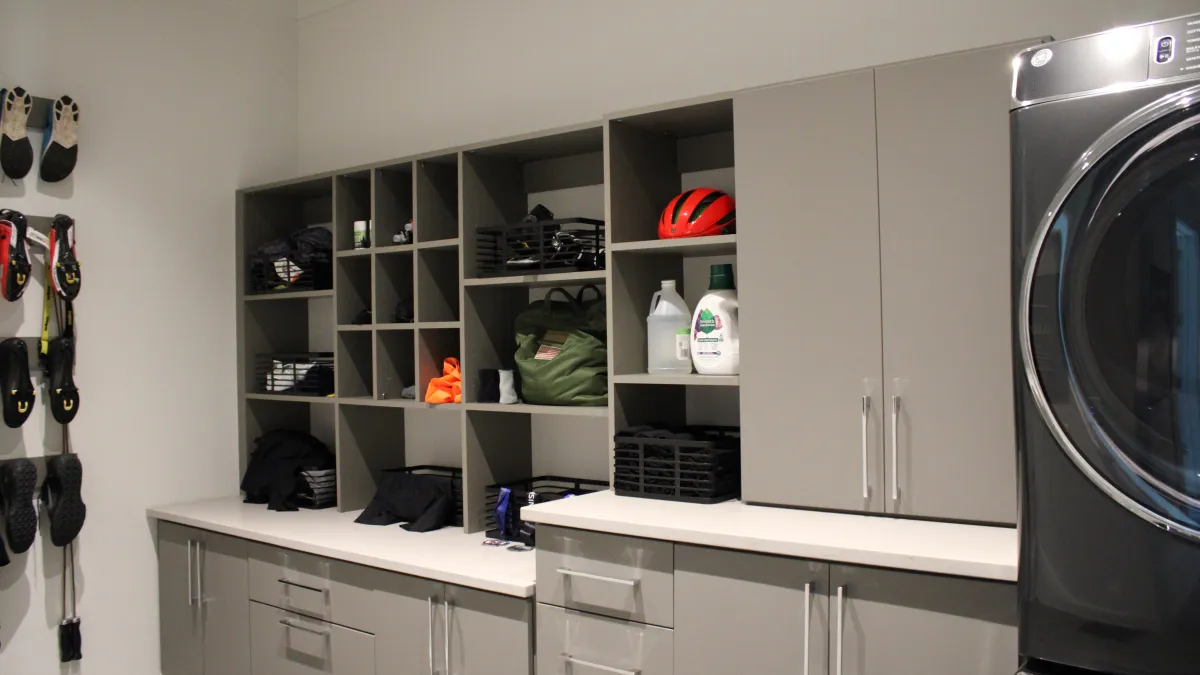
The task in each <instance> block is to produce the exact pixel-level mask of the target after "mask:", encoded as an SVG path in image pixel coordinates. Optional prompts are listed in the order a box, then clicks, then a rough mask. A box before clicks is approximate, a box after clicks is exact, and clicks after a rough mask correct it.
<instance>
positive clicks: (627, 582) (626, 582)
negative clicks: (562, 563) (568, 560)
mask: <svg viewBox="0 0 1200 675" xmlns="http://www.w3.org/2000/svg"><path fill="white" fill-rule="evenodd" d="M558 573H559V574H561V575H563V576H564V577H567V578H568V579H570V578H572V577H582V578H584V579H591V580H593V581H603V582H605V583H609V584H620V585H621V586H628V587H630V588H637V585H638V583H639V581H638V580H637V579H618V578H616V577H604V576H600V575H599V574H588V573H587V572H576V571H575V570H569V569H567V568H565V567H560V568H558Z"/></svg>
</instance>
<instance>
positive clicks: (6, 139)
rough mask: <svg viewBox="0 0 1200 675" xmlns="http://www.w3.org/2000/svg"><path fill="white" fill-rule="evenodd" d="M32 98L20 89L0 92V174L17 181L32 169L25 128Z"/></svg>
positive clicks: (31, 146) (31, 147) (0, 90)
mask: <svg viewBox="0 0 1200 675" xmlns="http://www.w3.org/2000/svg"><path fill="white" fill-rule="evenodd" d="M32 109H33V97H32V96H30V95H29V92H27V91H25V90H24V89H22V88H21V87H15V88H13V89H0V170H2V171H4V175H6V176H8V177H9V178H12V179H13V180H20V179H22V178H24V177H25V176H27V175H28V174H29V170H30V169H32V168H33V145H31V144H30V143H29V136H28V134H27V133H26V129H25V128H26V127H27V126H28V125H29V111H30V110H32Z"/></svg>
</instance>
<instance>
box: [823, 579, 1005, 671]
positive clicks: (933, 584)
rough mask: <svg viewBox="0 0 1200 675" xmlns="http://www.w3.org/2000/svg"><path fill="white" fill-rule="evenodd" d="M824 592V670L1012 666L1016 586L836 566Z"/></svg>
mask: <svg viewBox="0 0 1200 675" xmlns="http://www.w3.org/2000/svg"><path fill="white" fill-rule="evenodd" d="M839 588H840V589H841V591H842V595H843V600H842V601H841V605H840V611H841V612H843V613H844V614H843V615H842V620H841V622H840V623H839V620H838V614H839V601H838V589H839ZM829 593H830V602H831V604H832V607H831V610H830V623H831V625H832V630H831V633H830V657H829V670H830V672H833V673H836V674H837V675H929V673H970V674H971V675H1011V673H1013V672H1015V671H1016V668H1017V587H1016V586H1015V585H1013V584H1005V583H998V582H990V581H977V580H971V579H961V578H957V577H939V576H933V575H927V574H916V573H911V572H898V571H893V570H882V569H875V568H866V567H850V566H844V565H833V566H831V567H830V592H829ZM839 630H840V631H841V652H840V655H841V670H838V662H839V652H838V631H839Z"/></svg>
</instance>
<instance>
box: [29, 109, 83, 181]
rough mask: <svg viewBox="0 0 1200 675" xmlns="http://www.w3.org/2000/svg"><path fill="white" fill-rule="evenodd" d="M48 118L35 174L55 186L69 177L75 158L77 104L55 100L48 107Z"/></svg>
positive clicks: (76, 148)
mask: <svg viewBox="0 0 1200 675" xmlns="http://www.w3.org/2000/svg"><path fill="white" fill-rule="evenodd" d="M49 117H50V119H49V122H48V124H47V125H46V136H45V138H44V140H43V141H42V168H41V169H40V170H39V172H38V173H39V175H40V176H41V178H42V180H44V181H46V182H47V183H57V182H59V181H60V180H63V179H64V178H66V177H67V176H70V175H71V172H72V171H74V170H75V160H76V159H77V158H78V156H79V145H78V143H79V104H78V103H76V102H75V101H74V100H73V99H72V98H71V97H70V96H59V97H58V99H57V100H55V101H54V105H52V106H50V115H49Z"/></svg>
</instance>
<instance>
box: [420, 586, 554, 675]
mask: <svg viewBox="0 0 1200 675" xmlns="http://www.w3.org/2000/svg"><path fill="white" fill-rule="evenodd" d="M446 601H447V604H446V614H445V617H446V623H445V626H446V631H445V635H446V637H445V642H444V645H443V650H444V652H445V655H446V657H447V658H449V665H448V666H447V667H446V668H445V670H444V672H446V673H448V674H449V675H530V673H532V669H533V662H532V661H533V631H532V626H533V603H531V602H530V601H528V600H523V599H520V598H513V597H508V596H503V595H497V594H495V593H488V592H486V591H480V590H475V589H472V588H464V587H462V586H450V585H448V586H446ZM415 672H423V671H415Z"/></svg>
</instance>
